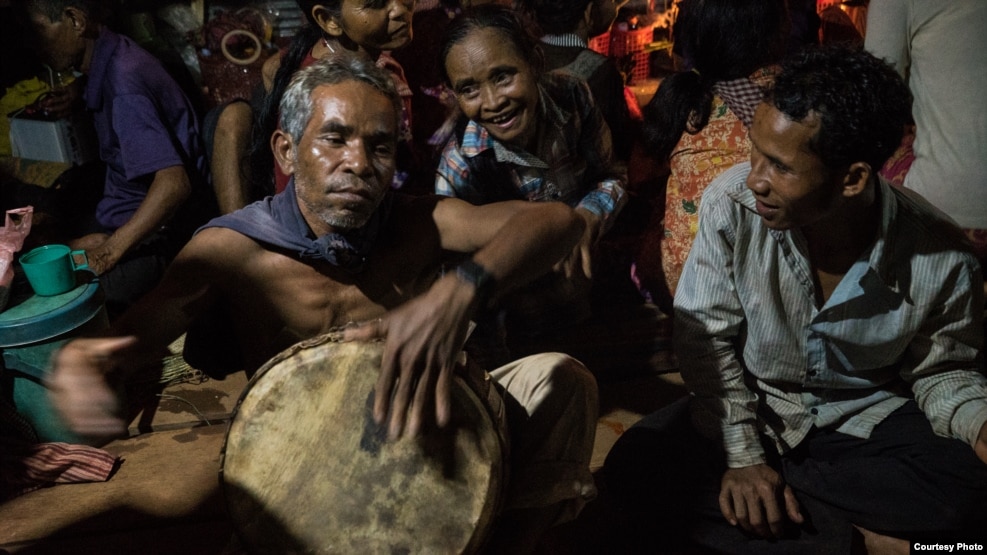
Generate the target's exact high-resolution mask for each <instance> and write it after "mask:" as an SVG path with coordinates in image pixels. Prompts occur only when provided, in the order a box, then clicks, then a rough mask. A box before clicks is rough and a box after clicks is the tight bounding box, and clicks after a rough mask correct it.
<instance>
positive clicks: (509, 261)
mask: <svg viewBox="0 0 987 555" xmlns="http://www.w3.org/2000/svg"><path fill="white" fill-rule="evenodd" d="M433 218H434V220H435V223H436V225H437V227H438V229H439V234H440V238H441V241H442V247H443V248H445V249H447V250H450V251H456V252H466V253H469V252H472V253H473V256H472V261H473V263H475V265H476V266H478V267H479V268H480V269H481V271H480V272H479V273H486V274H488V276H489V277H481V278H480V279H479V280H477V279H475V278H476V277H477V276H478V273H477V272H476V271H473V272H466V271H462V272H461V271H456V272H451V273H449V274H448V275H446V276H444V277H442V278H441V279H439V280H438V281H437V282H436V283H435V284H434V285H433V286H432V287H431V289H429V291H427V292H426V293H425V294H424V295H422V296H420V297H418V298H416V299H414V300H412V301H410V302H408V303H406V304H404V305H402V306H400V307H398V308H397V309H395V310H393V311H391V312H389V313H388V314H386V315H385V316H384V317H383V318H381V319H380V320H379V321H377V322H373V323H370V324H368V325H366V326H363V327H360V328H356V329H353V330H350V331H349V332H347V339H351V340H361V339H364V340H365V339H371V338H375V337H386V338H387V343H386V346H385V348H384V355H383V360H382V363H381V372H380V378H379V380H378V382H377V392H376V398H375V402H374V417H375V418H376V419H377V421H378V422H384V421H385V420H387V421H388V435H389V436H390V437H391V438H392V439H394V438H397V437H400V436H401V435H402V433H403V434H404V435H407V436H414V435H416V434H418V433H419V432H420V430H421V428H422V425H423V424H424V423H425V421H426V420H428V419H430V418H431V414H432V410H434V418H435V421H436V422H437V423H438V424H439V425H440V426H443V425H445V424H446V423H448V421H449V417H450V414H449V412H450V384H451V382H452V372H453V368H454V366H455V364H456V360H457V358H458V356H459V353H460V351H461V350H462V347H463V343H465V341H466V329H467V325H468V322H469V320H470V318H471V317H472V316H473V313H474V311H475V310H476V308H477V306H479V305H480V304H481V303H483V302H487V301H489V300H490V298H495V297H497V296H499V295H502V294H503V293H504V292H506V291H509V290H511V289H513V288H515V287H517V286H520V285H523V284H524V283H527V282H528V281H530V280H532V279H534V278H536V277H538V276H539V275H542V274H544V273H545V272H547V271H549V270H550V269H551V267H552V265H553V264H554V263H555V262H556V261H558V260H559V259H561V258H562V257H563V256H564V255H565V254H566V253H567V252H569V251H570V249H571V248H572V246H573V245H574V244H575V243H576V241H577V240H578V239H579V237H580V234H581V233H582V224H581V220H580V218H579V217H578V216H576V215H575V214H574V213H573V211H572V210H571V209H570V208H568V207H567V206H565V205H563V204H561V203H526V202H520V201H518V202H505V203H495V204H489V205H485V206H480V207H477V206H473V205H470V204H468V203H466V202H463V201H461V200H458V199H451V198H450V199H444V200H442V201H441V202H439V203H438V204H437V205H436V208H435V211H434V212H433ZM473 270H476V268H473ZM488 279H489V280H490V281H486V280H488ZM485 283H486V284H492V285H491V286H490V288H489V291H488V287H487V285H484V284H485ZM487 293H489V295H490V296H491V297H489V298H488V297H486V294H487ZM409 408H410V410H409Z"/></svg>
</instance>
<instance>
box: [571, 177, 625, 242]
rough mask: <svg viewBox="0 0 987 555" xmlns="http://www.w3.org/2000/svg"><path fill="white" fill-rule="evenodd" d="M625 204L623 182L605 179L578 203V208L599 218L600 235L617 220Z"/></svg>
mask: <svg viewBox="0 0 987 555" xmlns="http://www.w3.org/2000/svg"><path fill="white" fill-rule="evenodd" d="M626 204H627V191H625V190H624V186H623V182H622V181H620V180H617V179H607V180H604V181H601V182H600V183H598V184H597V187H596V188H595V189H593V190H592V191H590V192H589V193H588V194H587V195H586V196H584V197H583V198H582V200H581V201H579V206H578V207H579V208H583V209H585V210H588V211H589V212H592V213H593V214H596V215H597V216H599V217H600V222H601V228H600V235H603V234H604V233H606V232H607V231H608V230H609V229H610V228H611V227H612V226H613V222H614V221H615V220H616V219H617V215H618V214H619V213H620V211H621V210H623V208H624V205H626Z"/></svg>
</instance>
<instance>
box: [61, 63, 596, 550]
mask: <svg viewBox="0 0 987 555" xmlns="http://www.w3.org/2000/svg"><path fill="white" fill-rule="evenodd" d="M399 113H400V100H399V97H398V96H397V94H396V92H395V90H394V88H393V85H392V84H391V81H390V78H389V77H388V76H387V74H386V73H383V72H382V71H381V70H379V69H378V68H376V67H374V66H372V65H370V64H367V63H365V62H363V61H360V60H358V59H353V58H341V59H338V60H334V61H332V62H319V63H317V64H314V65H313V66H311V67H310V68H308V69H306V70H304V71H302V72H299V75H298V76H297V77H296V78H295V80H294V81H293V82H292V85H291V86H290V87H289V90H288V91H287V92H286V94H285V97H284V99H283V100H282V104H281V114H282V120H281V126H280V130H278V131H277V132H275V133H274V135H273V136H272V140H271V144H272V148H273V150H274V152H275V156H276V159H277V161H278V163H279V164H280V165H281V167H282V168H283V169H284V170H285V172H286V173H287V174H289V175H291V176H292V177H293V183H292V184H291V185H290V186H289V188H288V189H286V190H285V191H284V192H283V193H281V194H279V195H276V196H274V197H270V198H268V199H265V200H263V201H259V202H258V203H255V204H253V205H251V206H248V207H247V208H244V209H242V210H241V211H238V212H235V213H234V214H232V215H228V216H224V217H223V218H220V219H217V220H214V221H213V222H211V223H210V224H209V225H208V226H207V227H205V228H204V229H202V230H200V231H199V232H198V233H197V234H196V235H195V236H194V237H193V238H192V240H191V241H190V242H189V243H188V245H187V246H186V247H185V248H184V249H183V250H182V251H181V253H180V254H179V255H178V257H177V258H176V259H175V261H174V262H173V264H172V265H171V267H170V268H169V270H168V272H167V274H166V276H165V278H164V279H163V281H162V282H161V284H160V285H159V286H158V287H157V288H156V289H155V290H154V291H153V292H151V293H150V294H149V295H148V296H146V297H145V298H144V299H143V300H141V301H140V302H139V303H138V304H137V305H135V306H134V307H133V308H132V309H131V310H129V311H128V312H127V313H126V314H124V315H123V316H122V317H121V318H120V319H118V320H117V321H115V322H114V323H113V325H112V330H111V331H110V332H109V334H108V337H106V338H94V339H79V340H75V341H72V342H70V343H68V344H67V345H66V346H65V347H64V348H63V349H62V350H61V351H60V353H59V354H58V355H57V356H56V357H54V360H53V368H52V369H51V374H50V379H49V382H48V385H49V386H50V389H51V396H52V402H53V404H54V406H55V407H56V408H57V409H58V410H59V411H60V412H61V414H62V415H63V417H64V419H65V421H66V423H67V425H68V426H69V427H70V428H71V429H73V430H74V431H76V432H77V433H80V434H82V435H85V436H87V437H90V438H92V440H93V442H94V443H97V442H99V441H105V440H106V439H108V438H111V437H114V436H119V435H121V434H123V433H124V432H125V431H126V422H125V421H124V419H123V417H122V416H121V414H122V413H121V410H120V405H121V401H120V399H119V398H118V397H117V394H116V393H115V392H116V391H117V388H116V387H115V385H116V384H115V382H114V380H117V379H124V378H126V377H128V376H132V375H133V374H134V373H135V372H140V371H141V370H140V369H141V368H142V367H146V364H147V363H150V362H153V361H155V360H157V359H160V357H161V355H162V353H163V351H164V350H165V348H166V347H167V346H168V345H169V344H170V343H171V342H172V341H173V340H174V339H176V338H177V337H178V336H179V335H181V334H182V333H183V332H185V331H186V330H188V329H189V326H190V325H191V324H192V321H193V319H194V317H195V316H196V315H199V314H201V313H203V312H204V311H205V310H207V309H208V308H209V307H214V306H222V307H224V309H225V310H226V311H227V313H228V314H229V316H230V321H231V322H232V323H231V326H232V331H233V332H234V335H235V337H236V339H237V342H238V344H239V347H240V348H239V351H240V354H242V360H243V367H244V368H247V369H255V368H257V367H258V366H260V365H261V364H262V363H263V362H265V361H266V360H268V359H269V358H270V357H272V356H273V355H275V354H277V353H278V352H280V351H281V350H282V349H284V348H286V347H288V346H290V345H292V344H293V343H295V342H297V341H299V340H302V339H307V338H311V337H314V336H317V335H319V334H322V333H325V332H327V331H329V330H332V329H338V328H340V327H343V326H346V325H347V324H352V323H354V322H355V323H357V325H356V326H355V327H354V326H351V328H350V329H349V330H348V331H347V339H354V340H357V339H359V340H363V339H372V338H386V340H385V345H384V349H383V361H382V367H381V371H380V376H379V379H378V382H377V393H376V395H375V405H374V418H375V419H376V420H377V421H378V423H381V424H383V425H386V426H387V429H388V434H389V436H390V437H391V438H398V437H400V436H413V435H416V434H418V433H419V432H420V431H421V429H422V427H423V426H428V425H430V424H432V423H435V424H438V425H439V426H442V425H443V424H444V423H446V422H448V421H449V419H450V414H449V413H450V383H451V380H452V377H451V376H452V372H453V368H454V366H455V364H456V362H457V359H458V357H459V354H460V351H461V349H462V346H463V343H464V341H465V338H466V334H467V327H468V322H469V320H470V318H471V316H472V314H473V312H474V311H475V310H476V309H477V308H478V307H479V306H480V305H481V304H483V303H487V302H490V301H492V300H495V299H496V298H497V297H498V296H499V295H502V294H503V293H504V292H505V291H508V290H510V289H512V288H513V287H516V286H518V285H520V284H523V283H525V282H527V281H529V280H531V279H533V278H535V277H537V276H539V275H540V274H542V273H544V272H546V271H548V270H549V269H550V268H551V267H552V265H553V264H554V263H556V262H558V261H559V260H561V259H562V257H563V256H565V255H566V253H568V252H570V251H571V250H572V247H573V245H575V243H576V241H578V240H579V237H580V236H581V233H582V224H581V222H580V218H579V217H578V216H577V215H575V213H574V212H573V211H572V210H571V209H569V208H568V207H566V206H565V205H563V204H561V203H526V202H509V203H499V204H490V205H486V206H480V207H477V206H472V205H470V204H468V203H466V202H463V201H461V200H458V199H455V198H442V197H404V196H401V195H397V194H393V193H391V192H389V184H390V183H391V177H392V173H393V172H394V168H395V159H394V153H395V144H396V141H397V129H398V114H399ZM457 253H459V254H458V257H457ZM450 262H452V263H453V264H457V263H458V266H451V267H452V268H454V269H452V270H450V271H447V272H444V274H443V273H442V272H441V271H440V270H441V269H442V267H443V263H450ZM440 275H441V277H437V276H440ZM529 358H531V357H529ZM509 366H511V369H508V371H507V372H506V373H501V374H498V372H500V369H498V370H497V371H492V372H491V374H492V375H494V377H495V378H496V379H497V380H498V382H499V383H500V384H501V385H502V386H503V387H504V388H505V389H506V396H507V397H513V398H514V399H516V400H517V402H518V403H519V404H520V406H522V407H524V409H525V412H526V413H527V416H526V417H525V418H524V421H525V422H524V429H523V430H516V429H515V423H514V422H513V421H512V422H510V424H511V430H510V431H511V435H512V445H513V446H514V447H513V449H514V450H515V451H518V450H521V449H529V450H530V452H528V453H521V454H520V455H521V456H522V459H523V462H521V463H520V464H521V465H522V467H514V468H512V472H511V475H512V487H511V490H510V491H511V492H514V491H518V492H522V494H521V495H519V496H515V495H514V494H513V493H509V494H508V498H507V500H506V504H505V511H504V512H503V513H502V515H501V516H500V517H499V519H498V524H497V527H496V528H495V531H494V535H493V539H492V542H493V543H492V545H491V546H490V547H491V549H492V550H495V552H511V553H517V552H523V551H527V550H530V549H532V548H533V547H534V544H535V543H536V542H537V538H538V537H539V536H540V535H541V533H542V532H544V531H545V530H546V529H547V528H548V527H549V526H550V525H551V524H552V523H556V522H559V521H561V520H564V519H566V518H572V517H574V516H575V514H577V513H578V510H579V508H580V507H581V506H582V503H583V502H585V500H587V499H589V498H591V497H592V496H593V495H594V494H595V489H594V486H593V478H592V476H591V475H590V473H589V468H588V465H589V458H590V454H591V451H592V443H593V434H594V431H595V421H596V411H597V393H596V385H595V381H594V380H593V377H592V375H591V374H589V372H587V371H586V369H585V368H584V367H583V366H582V365H581V364H580V363H578V362H577V361H575V360H573V359H571V358H569V357H566V356H565V355H559V354H547V355H538V356H537V357H533V360H528V359H522V360H521V361H517V362H515V363H513V364H512V365H509ZM111 376H112V379H111V378H110V377H111ZM111 382H114V383H111ZM518 432H520V433H518ZM515 439H520V440H521V441H520V444H519V443H518V442H515V441H514V440H515ZM519 447H520V449H518V448H519ZM517 455H518V454H517V453H512V457H513V458H512V461H511V464H512V465H516V464H518V463H517V462H516V461H517V460H518V458H517ZM514 497H523V499H519V498H514Z"/></svg>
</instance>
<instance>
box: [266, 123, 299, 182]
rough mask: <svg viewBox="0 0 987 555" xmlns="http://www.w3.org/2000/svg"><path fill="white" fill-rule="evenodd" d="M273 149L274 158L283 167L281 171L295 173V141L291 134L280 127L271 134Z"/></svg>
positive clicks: (289, 173)
mask: <svg viewBox="0 0 987 555" xmlns="http://www.w3.org/2000/svg"><path fill="white" fill-rule="evenodd" d="M271 150H272V151H274V160H275V161H276V162H277V163H278V166H279V167H280V168H281V173H283V174H285V175H291V174H293V173H295V142H294V141H293V140H292V139H291V135H289V134H287V133H285V132H284V131H283V130H281V129H278V130H277V131H275V132H274V134H273V135H271Z"/></svg>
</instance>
